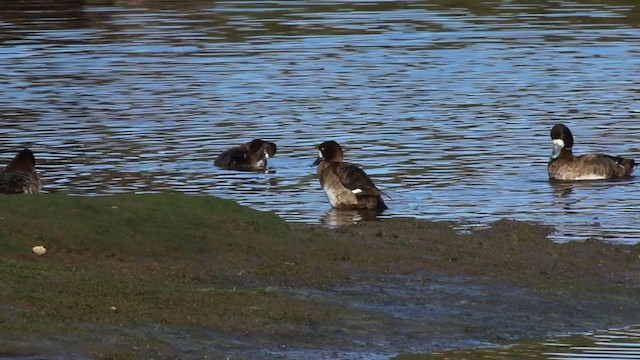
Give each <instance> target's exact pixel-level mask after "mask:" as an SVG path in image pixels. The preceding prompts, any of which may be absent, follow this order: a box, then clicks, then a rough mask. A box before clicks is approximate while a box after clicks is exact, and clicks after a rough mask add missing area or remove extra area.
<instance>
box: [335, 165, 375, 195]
mask: <svg viewBox="0 0 640 360" xmlns="http://www.w3.org/2000/svg"><path fill="white" fill-rule="evenodd" d="M332 171H333V172H334V174H335V175H336V176H337V177H338V179H339V180H340V183H342V185H343V186H344V187H345V188H347V189H349V190H351V192H353V193H354V194H355V195H358V196H361V195H382V191H380V190H379V189H378V188H377V187H376V186H375V185H374V184H373V181H372V180H371V178H370V177H369V175H367V174H366V173H365V172H364V170H362V169H361V168H359V167H358V166H356V165H353V164H349V163H336V166H334V167H332Z"/></svg>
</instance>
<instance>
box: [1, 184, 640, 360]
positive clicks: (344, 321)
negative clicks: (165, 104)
mask: <svg viewBox="0 0 640 360" xmlns="http://www.w3.org/2000/svg"><path fill="white" fill-rule="evenodd" d="M0 202H1V203H2V206H1V207H0V224H1V226H0V259H1V260H0V293H1V294H3V296H2V298H0V349H2V350H0V355H3V354H4V355H8V354H38V355H44V356H51V357H52V358H56V357H57V356H60V355H61V354H62V355H79V356H81V357H89V358H105V359H112V358H113V359H116V358H123V359H125V358H152V357H153V358H202V357H203V356H204V355H206V356H209V357H212V358H222V357H224V356H227V355H229V354H231V355H235V357H239V358H252V357H254V358H255V357H265V356H266V357H269V356H267V355H268V354H272V353H278V354H280V353H284V352H286V351H287V350H288V349H293V348H295V349H297V350H298V351H303V352H306V353H305V354H307V355H308V354H314V355H315V356H316V357H317V356H319V355H318V353H317V351H320V350H322V351H329V353H330V354H334V355H335V356H339V354H347V355H345V357H349V356H350V355H349V354H351V353H350V351H355V352H358V353H362V352H363V351H364V352H369V353H371V354H374V353H375V354H379V353H381V352H382V353H385V352H386V353H388V354H389V355H390V356H391V355H393V354H394V353H398V352H401V350H402V349H407V348H408V349H413V350H416V351H421V350H425V349H426V350H428V349H430V347H429V346H431V345H430V344H431V343H430V342H432V341H433V343H434V344H435V343H437V344H442V343H443V342H444V343H447V344H450V345H449V346H450V347H455V346H459V345H454V344H459V343H460V341H461V339H462V340H465V341H494V342H500V341H503V340H504V339H505V338H526V337H535V336H543V335H545V334H548V333H552V332H553V331H561V332H564V331H570V330H580V329H588V328H589V327H592V326H598V327H603V326H613V325H625V324H629V322H630V321H634V319H636V318H638V317H639V316H638V314H639V313H640V308H639V307H640V306H639V305H637V301H634V300H633V299H635V298H637V296H638V295H640V291H639V290H638V276H637V274H638V270H639V268H640V263H639V255H640V251H639V249H638V247H637V246H613V245H609V244H604V243H601V242H597V241H589V242H583V243H572V244H555V243H552V242H551V241H549V240H547V239H546V234H548V232H549V231H551V229H550V228H548V227H544V226H538V225H533V224H526V223H520V222H514V221H501V222H498V223H496V224H494V226H493V227H492V228H491V229H487V230H484V231H480V232H476V233H473V234H468V235H461V234H458V233H456V232H455V231H454V230H452V229H451V227H450V226H449V225H447V224H443V223H432V222H428V221H420V220H412V219H398V220H389V221H382V222H373V223H366V224H360V225H356V226H352V227H344V228H339V229H337V230H328V229H324V228H322V227H319V226H311V225H301V224H287V223H285V222H284V221H283V220H282V219H280V218H279V217H278V216H276V215H274V214H272V213H265V212H258V211H254V210H251V209H249V208H246V207H243V206H239V205H237V204H236V203H234V202H232V201H228V200H222V199H217V198H213V197H206V196H187V195H182V194H154V195H149V194H148V195H118V196H110V197H74V196H66V195H61V194H55V195H39V196H3V197H1V198H0ZM36 245H44V246H45V247H46V248H47V252H46V254H44V255H42V256H37V255H35V254H33V253H32V252H31V248H32V247H33V246H36ZM461 279H462V280H461ZM450 282H454V283H455V284H453V285H452V286H453V287H449V285H447V284H449V283H450ZM454 285H455V286H454ZM478 286H482V287H483V288H484V289H485V290H483V291H482V292H478V291H477V290H473V289H477V287H478ZM452 288H455V289H458V290H456V291H452V290H451V289H452ZM469 289H471V290H473V291H470V290H469ZM514 289H517V291H516V292H514ZM487 294H489V295H490V296H489V297H487V296H486V295H487ZM513 294H515V295H513ZM480 297H482V298H480ZM416 304H422V305H420V306H416ZM461 304H464V305H461ZM404 308H408V309H414V310H411V311H414V313H411V312H410V311H409V313H410V316H407V317H405V316H404V315H403V316H398V309H404ZM549 308H550V309H553V311H552V312H551V314H550V315H549V316H545V315H543V314H542V313H543V312H544V311H547V310H545V309H549ZM422 309H429V311H430V312H429V313H422V311H423V310H422ZM402 311H405V310H402ZM407 311H408V310H407ZM434 311H435V314H436V315H437V316H434V315H433V314H434ZM461 311H463V312H466V313H467V314H466V315H465V316H464V317H460V316H458V315H457V313H459V312H461ZM401 313H402V314H404V312H401ZM521 319H528V320H527V321H522V320H521ZM638 320H640V319H638ZM625 322H626V323H625ZM496 334H507V335H505V336H504V337H502V336H497V335H496ZM381 339H392V340H393V342H392V343H391V344H387V345H385V344H384V341H386V340H381ZM394 339H395V340H394ZM407 339H409V340H407ZM381 341H382V342H381ZM470 344H471V343H470ZM394 346H395V347H397V349H395V348H393V347H394ZM467 346H472V345H467ZM441 348H442V347H441ZM445 348H447V347H446V346H445ZM265 351H267V353H265ZM3 352H4V353H3ZM265 354H266V355H265ZM336 354H337V355H336ZM325 355H326V354H325ZM310 356H313V355H310Z"/></svg>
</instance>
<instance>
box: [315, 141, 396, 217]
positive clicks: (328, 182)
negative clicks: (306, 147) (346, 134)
mask: <svg viewBox="0 0 640 360" xmlns="http://www.w3.org/2000/svg"><path fill="white" fill-rule="evenodd" d="M318 149H319V154H318V158H317V159H316V161H315V162H314V163H313V166H318V177H319V178H320V185H321V186H322V189H323V190H324V192H325V194H326V195H327V198H328V199H329V202H330V203H331V206H333V207H334V208H336V209H351V210H361V209H369V210H374V209H377V210H382V209H386V208H387V205H386V204H385V203H384V201H383V200H382V191H380V190H379V189H378V188H377V187H376V186H375V185H374V184H373V181H372V180H371V178H370V177H369V175H367V174H366V173H365V172H364V170H362V169H361V168H360V167H358V166H356V165H354V164H350V163H346V162H343V160H344V153H343V151H342V148H341V147H340V145H339V144H338V143H337V142H335V141H325V142H323V143H322V144H320V146H318Z"/></svg>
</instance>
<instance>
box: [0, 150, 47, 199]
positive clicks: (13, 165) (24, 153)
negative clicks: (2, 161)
mask: <svg viewBox="0 0 640 360" xmlns="http://www.w3.org/2000/svg"><path fill="white" fill-rule="evenodd" d="M41 186H42V184H41V182H40V177H39V176H38V173H37V172H36V159H35V157H34V156H33V152H32V151H31V150H29V149H23V150H20V151H19V152H18V154H17V155H16V156H15V157H14V158H13V159H12V160H11V161H10V162H9V164H7V166H5V168H4V169H2V171H0V192H1V193H4V194H37V193H40V189H41Z"/></svg>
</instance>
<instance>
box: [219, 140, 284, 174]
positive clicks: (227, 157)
mask: <svg viewBox="0 0 640 360" xmlns="http://www.w3.org/2000/svg"><path fill="white" fill-rule="evenodd" d="M276 151H277V147H276V144H275V143H272V142H269V141H264V140H262V139H254V140H251V141H249V142H248V143H245V144H242V145H239V146H236V147H232V148H230V149H228V150H225V151H224V152H223V153H222V154H220V155H219V156H218V157H217V158H216V160H215V161H214V162H213V164H214V165H215V166H218V167H221V168H224V169H231V170H265V169H266V168H267V159H269V158H270V157H273V155H275V154H276Z"/></svg>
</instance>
